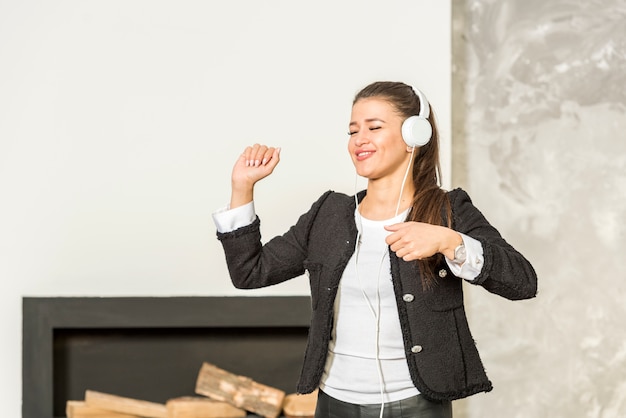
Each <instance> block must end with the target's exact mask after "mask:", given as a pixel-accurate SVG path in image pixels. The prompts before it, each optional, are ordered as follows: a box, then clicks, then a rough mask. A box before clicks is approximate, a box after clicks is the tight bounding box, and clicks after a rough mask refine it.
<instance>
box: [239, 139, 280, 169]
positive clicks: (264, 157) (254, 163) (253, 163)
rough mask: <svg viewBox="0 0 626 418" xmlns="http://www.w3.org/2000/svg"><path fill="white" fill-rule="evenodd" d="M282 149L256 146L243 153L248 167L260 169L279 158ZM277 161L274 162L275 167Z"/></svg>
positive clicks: (247, 148)
mask: <svg viewBox="0 0 626 418" xmlns="http://www.w3.org/2000/svg"><path fill="white" fill-rule="evenodd" d="M279 153H280V148H274V147H268V146H267V145H261V144H254V145H253V146H251V147H246V149H245V150H244V152H243V155H244V157H245V162H246V166H247V167H260V166H263V165H266V164H267V163H269V162H270V161H272V159H273V158H276V159H277V158H278V154H279ZM276 164H277V161H274V164H273V165H274V166H275V165H276Z"/></svg>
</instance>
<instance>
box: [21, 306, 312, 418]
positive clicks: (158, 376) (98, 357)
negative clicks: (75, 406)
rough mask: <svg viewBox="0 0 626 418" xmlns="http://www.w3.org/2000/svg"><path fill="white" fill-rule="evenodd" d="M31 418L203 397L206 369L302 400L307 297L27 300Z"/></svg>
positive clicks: (26, 409) (26, 399)
mask: <svg viewBox="0 0 626 418" xmlns="http://www.w3.org/2000/svg"><path fill="white" fill-rule="evenodd" d="M23 302H24V305H23V311H24V312H23V313H24V348H23V351H24V353H23V361H24V364H23V415H22V416H23V418H31V417H32V418H34V417H37V418H42V417H54V418H57V417H59V418H60V417H65V405H66V402H67V401H68V400H80V399H83V398H84V394H85V390H87V389H89V390H95V391H99V392H105V393H111V394H116V395H119V396H125V397H130V398H135V399H141V400H147V401H151V402H159V403H165V402H166V401H167V400H168V399H172V398H176V397H180V396H193V395H195V383H196V378H197V376H198V372H199V370H200V367H201V366H202V363H203V362H209V363H212V364H215V365H216V366H218V367H220V368H222V369H225V370H228V371H229V372H232V373H235V374H239V375H243V376H247V377H250V378H252V379H254V380H255V381H257V382H259V383H263V384H266V385H269V386H272V387H276V388H278V389H281V390H283V391H285V392H286V393H287V394H289V393H293V392H295V386H296V383H297V380H298V377H299V373H300V368H301V365H302V360H303V357H304V349H305V346H306V338H307V333H308V325H309V320H310V300H309V298H308V297H301V296H294V297H192V298H25V299H24V301H23Z"/></svg>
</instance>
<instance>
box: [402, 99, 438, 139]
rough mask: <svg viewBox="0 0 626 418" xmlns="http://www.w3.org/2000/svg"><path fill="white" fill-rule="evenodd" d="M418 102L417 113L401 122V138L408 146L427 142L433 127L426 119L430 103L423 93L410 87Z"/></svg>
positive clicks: (428, 114)
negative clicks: (418, 109)
mask: <svg viewBox="0 0 626 418" xmlns="http://www.w3.org/2000/svg"><path fill="white" fill-rule="evenodd" d="M412 88H413V91H414V92H415V95H416V96H417V99H418V101H419V103H420V111H419V114H417V115H415V116H409V117H408V118H407V120H405V121H404V123H403V124H402V138H403V139H404V142H406V144H407V145H408V146H410V147H413V148H415V147H421V146H423V145H426V144H428V141H430V137H431V136H432V135H433V127H432V125H431V124H430V121H429V120H428V117H429V116H430V105H429V104H428V100H427V99H426V96H425V95H424V93H422V92H421V90H420V89H418V88H416V87H412Z"/></svg>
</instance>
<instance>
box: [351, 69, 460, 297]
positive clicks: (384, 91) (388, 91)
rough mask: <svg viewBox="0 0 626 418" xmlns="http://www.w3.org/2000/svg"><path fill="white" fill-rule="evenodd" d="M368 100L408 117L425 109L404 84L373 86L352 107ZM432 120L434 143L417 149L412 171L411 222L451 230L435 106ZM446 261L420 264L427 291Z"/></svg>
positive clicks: (434, 259) (435, 258)
mask: <svg viewBox="0 0 626 418" xmlns="http://www.w3.org/2000/svg"><path fill="white" fill-rule="evenodd" d="M367 98H377V99H382V100H386V101H387V102H388V103H390V104H391V105H392V106H393V107H394V109H395V110H396V111H397V112H398V114H400V115H401V116H403V117H404V118H408V117H409V116H413V115H418V114H419V113H420V110H421V109H420V101H419V98H418V97H417V94H416V93H415V90H413V87H411V86H409V85H407V84H404V83H400V82H393V81H379V82H375V83H372V84H370V85H368V86H367V87H365V88H364V89H363V90H361V91H360V92H359V93H357V95H356V96H355V97H354V101H353V102H352V104H353V105H354V104H355V103H356V102H358V101H359V100H362V99H367ZM428 120H429V122H430V124H431V126H432V128H433V134H432V136H431V138H430V141H429V142H428V143H427V144H426V145H424V146H421V147H419V148H418V149H416V152H415V159H414V160H413V170H412V179H413V186H414V187H415V193H414V194H413V204H412V205H411V209H410V211H409V214H408V216H407V221H416V222H426V223H430V224H433V225H443V226H447V227H451V226H452V208H451V206H450V201H449V199H448V195H447V193H446V192H445V191H444V190H443V189H442V188H441V187H440V184H439V180H440V179H441V166H440V163H439V132H438V130H437V125H436V123H435V116H434V112H433V110H432V107H431V109H430V115H429V117H428ZM442 258H443V255H442V254H435V255H434V256H432V257H429V258H427V259H423V260H418V261H417V264H418V266H419V269H420V273H421V276H422V284H423V287H424V288H425V289H428V288H431V287H432V285H433V284H434V283H435V282H436V277H437V276H436V269H437V265H438V264H439V263H440V262H441V261H442Z"/></svg>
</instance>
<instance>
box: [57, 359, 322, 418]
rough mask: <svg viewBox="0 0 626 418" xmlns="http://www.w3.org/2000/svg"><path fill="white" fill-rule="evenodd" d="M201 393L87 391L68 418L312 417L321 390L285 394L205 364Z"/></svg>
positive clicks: (199, 384) (199, 385) (70, 408)
mask: <svg viewBox="0 0 626 418" xmlns="http://www.w3.org/2000/svg"><path fill="white" fill-rule="evenodd" d="M196 394H197V395H201V396H194V397H182V398H175V399H170V400H169V401H167V402H166V403H165V404H161V403H155V402H148V401H144V400H139V399H132V398H127V397H122V396H118V395H114V394H108V393H102V392H96V391H92V390H87V391H86V392H85V399H84V400H81V401H68V402H67V405H66V414H67V418H236V417H245V416H247V414H248V412H251V413H253V414H256V415H257V416H261V417H265V418H276V417H278V416H279V415H280V414H281V412H282V413H283V414H284V416H285V417H288V418H306V417H309V418H312V417H313V415H314V413H315V405H316V402H317V393H312V394H309V395H298V394H291V395H285V392H283V391H282V390H280V389H276V388H273V387H270V386H266V385H263V384H261V383H258V382H255V381H254V380H252V379H250V378H248V377H244V376H239V375H236V374H233V373H229V372H227V371H226V370H223V369H220V368H218V367H216V366H214V365H212V364H209V363H204V364H203V365H202V367H201V369H200V373H199V374H198V380H197V381H196Z"/></svg>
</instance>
